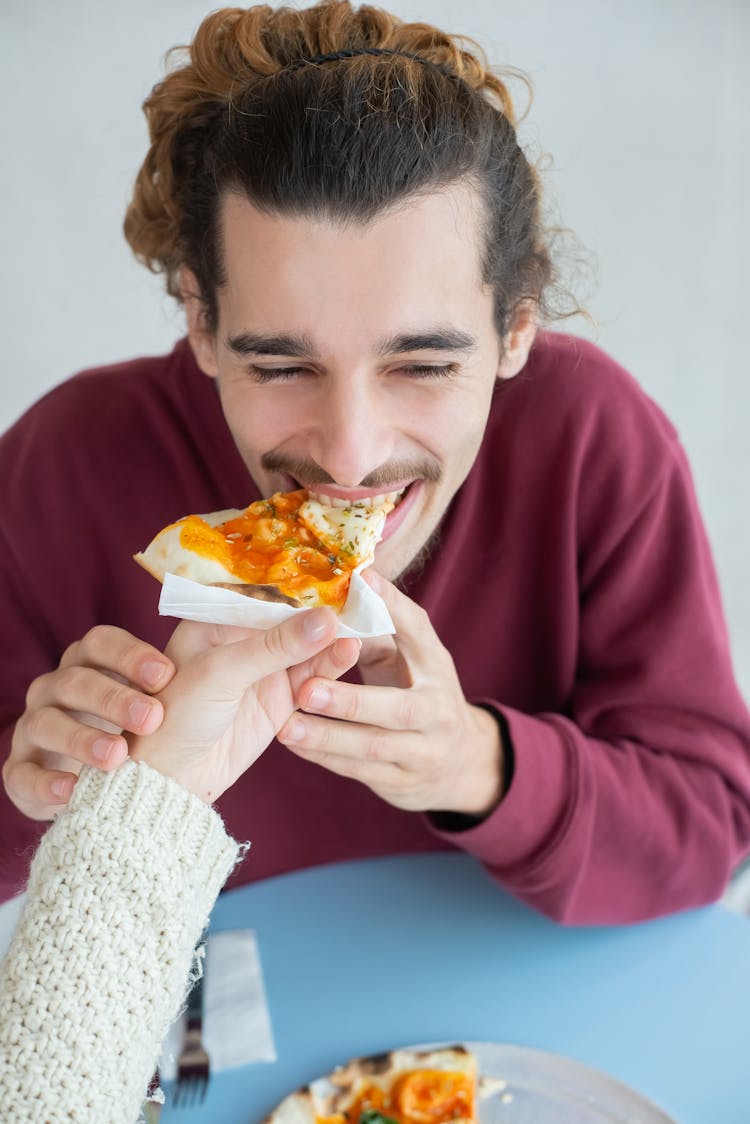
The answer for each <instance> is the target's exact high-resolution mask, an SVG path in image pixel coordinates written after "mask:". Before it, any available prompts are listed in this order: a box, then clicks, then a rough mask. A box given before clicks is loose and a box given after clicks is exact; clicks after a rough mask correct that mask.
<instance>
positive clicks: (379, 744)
mask: <svg viewBox="0 0 750 1124" xmlns="http://www.w3.org/2000/svg"><path fill="white" fill-rule="evenodd" d="M276 736H277V738H278V740H279V741H280V742H282V743H283V744H284V745H285V746H287V748H288V749H293V750H295V752H296V751H297V750H301V751H304V752H315V753H325V754H330V755H333V756H336V757H346V758H350V759H352V760H358V761H371V762H372V761H378V762H386V763H389V764H398V765H399V766H402V765H404V764H406V762H407V761H408V760H409V759H410V758H411V757H412V756H413V749H412V747H411V746H409V744H408V742H409V736H408V735H405V734H403V733H401V732H398V733H395V734H394V733H393V731H390V730H381V729H378V728H377V727H373V726H358V725H356V724H355V723H353V722H332V721H331V720H330V719H328V718H320V717H319V716H317V715H314V714H300V713H299V712H295V713H294V714H293V715H292V716H291V717H290V718H289V719H287V721H286V722H285V723H284V725H283V726H282V728H281V730H280V731H279V733H278V734H277V735H276Z"/></svg>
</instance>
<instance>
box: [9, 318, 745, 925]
mask: <svg viewBox="0 0 750 1124" xmlns="http://www.w3.org/2000/svg"><path fill="white" fill-rule="evenodd" d="M257 496H258V493H257V489H256V488H255V486H254V485H253V483H252V481H251V479H250V478H249V476H248V473H247V470H246V468H245V467H244V465H243V463H242V461H241V459H240V457H239V454H238V453H237V450H236V448H235V446H234V444H233V442H232V438H231V436H230V434H229V431H228V429H227V427H226V423H225V421H224V418H223V415H222V412H221V407H220V404H219V399H218V396H217V394H216V391H215V386H214V384H213V382H212V381H211V380H209V379H208V378H206V377H205V376H204V375H202V374H201V373H200V371H199V370H198V368H197V367H196V365H195V363H194V360H193V358H192V353H191V351H190V349H189V346H188V345H187V343H186V342H185V341H182V342H181V343H179V344H178V345H177V346H176V348H175V350H174V351H173V352H172V354H171V355H169V356H166V357H160V358H152V359H139V360H135V361H133V362H129V363H123V364H120V365H117V366H113V367H109V368H105V369H102V370H97V371H87V372H84V373H83V374H80V375H78V376H76V377H75V378H73V379H71V380H69V381H68V382H66V383H64V384H63V385H61V386H59V387H57V388H56V389H55V390H53V391H51V392H50V393H49V394H47V395H46V396H45V397H44V398H43V399H42V400H41V401H40V402H39V403H37V404H36V405H35V406H34V407H32V409H31V410H30V411H29V412H28V413H27V414H26V415H25V416H24V417H22V418H21V419H20V421H19V422H17V424H16V425H15V426H14V427H13V428H12V429H11V430H10V431H9V432H8V433H7V434H6V436H5V437H4V438H3V439H2V441H1V442H0V537H1V540H2V541H1V542H0V572H1V574H2V581H1V582H0V620H1V621H2V627H1V629H0V667H2V688H1V692H2V694H1V698H0V727H1V728H2V730H3V733H2V735H0V737H2V753H3V755H5V753H7V750H8V748H9V743H10V734H11V731H12V726H13V723H14V721H15V719H16V718H17V716H18V715H19V714H20V713H21V711H22V710H23V706H24V695H25V692H26V689H27V687H28V684H29V682H30V681H31V680H32V679H33V678H34V677H35V676H37V675H39V674H40V673H41V672H43V671H46V670H49V669H51V668H54V667H56V666H57V663H58V661H59V658H60V655H61V653H62V651H63V650H64V649H65V647H66V646H67V645H68V644H69V643H71V641H73V640H76V639H78V638H79V637H81V636H83V634H84V633H85V632H86V631H87V630H88V629H89V628H90V627H91V626H92V625H95V624H98V623H109V624H115V625H119V626H121V627H123V628H125V629H128V630H129V631H131V632H133V633H135V635H137V636H140V637H142V638H144V639H146V640H149V641H151V642H153V643H155V644H157V645H159V646H163V645H164V644H165V643H166V640H167V638H168V637H169V635H170V633H171V631H172V629H173V628H174V624H175V622H174V621H173V620H168V619H164V618H160V617H159V616H158V614H157V601H158V593H159V589H158V586H157V585H156V583H155V582H154V581H153V579H152V578H150V577H149V576H148V575H147V574H146V573H145V572H144V571H143V570H141V569H140V568H139V567H138V566H137V565H136V564H135V563H134V562H133V561H132V559H131V556H132V554H133V553H134V552H135V551H137V550H139V549H140V548H142V547H144V546H145V545H146V543H148V542H149V541H150V539H151V538H152V536H153V535H154V534H155V532H156V531H157V530H159V529H160V528H161V527H162V526H163V525H165V524H166V523H169V522H170V521H172V520H173V519H174V518H176V517H177V516H180V515H183V514H186V513H187V512H190V511H211V510H215V509H219V508H225V507H233V506H244V505H245V504H247V503H249V502H250V501H251V500H253V499H256V498H257ZM406 592H407V593H408V594H409V595H410V596H411V597H412V598H414V599H415V600H416V601H418V602H419V603H420V604H421V605H423V606H424V607H425V608H426V609H427V611H428V613H429V615H430V618H431V620H432V622H433V625H434V627H435V629H436V631H437V633H438V634H439V636H440V637H441V639H442V641H443V642H444V644H445V645H446V646H447V648H448V649H449V650H450V652H451V653H452V655H453V659H454V661H455V663H456V667H457V669H458V674H459V676H460V679H461V682H462V684H463V688H464V692H465V694H466V697H467V698H468V699H469V700H470V701H474V702H478V701H483V702H487V703H491V704H492V705H493V706H495V707H496V708H497V709H499V710H500V711H501V712H502V713H503V714H504V716H505V718H506V720H507V723H508V727H509V730H510V735H511V738H512V742H513V746H514V751H515V771H514V775H513V780H512V784H511V787H510V790H509V792H508V794H507V795H506V797H505V799H504V800H503V801H502V803H501V804H500V806H499V807H498V808H497V809H496V811H494V812H493V813H492V814H491V815H490V816H489V817H488V818H487V819H486V820H484V821H483V822H482V823H480V824H478V825H476V826H470V827H468V828H465V827H464V825H463V824H461V825H459V826H460V827H464V829H463V830H452V831H449V830H446V826H447V825H446V822H445V821H444V820H440V819H439V818H435V819H430V818H429V817H426V816H421V815H417V814H415V813H409V812H403V811H399V810H397V809H395V808H392V807H390V806H389V805H388V804H385V803H383V802H382V801H381V800H380V799H379V798H378V797H376V796H374V795H373V794H372V793H371V792H370V791H369V790H368V789H367V788H365V787H364V786H362V785H360V784H359V783H357V782H356V781H351V780H347V779H344V778H341V777H338V776H335V775H333V774H331V773H328V772H326V771H325V770H324V769H321V768H319V767H318V766H316V765H312V764H309V763H307V762H305V761H302V760H300V759H299V758H297V757H295V756H294V755H293V754H291V753H290V752H289V751H288V750H286V749H285V748H284V747H282V746H280V745H278V744H276V743H274V744H273V745H272V746H271V747H270V749H269V750H268V751H267V752H266V753H265V754H264V755H263V756H262V757H261V758H260V760H259V761H258V762H257V764H255V765H254V766H253V768H252V769H251V770H250V771H249V772H248V773H247V774H246V775H245V776H244V777H242V778H241V780H240V781H239V782H238V783H237V784H236V785H235V786H234V788H232V789H231V790H230V791H229V792H227V793H226V794H225V795H224V796H223V797H222V798H221V800H220V801H219V803H218V809H219V811H220V812H221V814H222V815H223V817H224V820H225V822H226V825H227V828H228V830H229V831H230V832H231V833H232V834H233V835H234V836H235V837H236V838H238V839H248V838H250V839H252V840H253V847H252V851H251V853H250V855H249V857H248V859H247V860H246V861H245V862H244V863H243V864H242V865H241V867H240V868H239V870H238V871H237V872H236V874H235V876H234V879H233V883H234V884H237V883H240V882H243V881H248V880H254V879H259V878H264V877H267V876H269V875H273V874H278V873H281V872H283V871H287V870H294V869H296V868H299V867H304V866H311V865H316V864H318V863H326V862H333V861H336V860H341V859H350V858H356V857H362V856H369V855H380V854H389V853H397V852H409V851H423V850H430V849H435V848H445V847H460V848H462V849H464V850H466V851H468V852H470V853H471V854H473V855H475V856H476V857H477V858H478V859H480V860H481V861H482V862H483V863H485V864H486V866H487V867H488V869H489V871H490V872H491V874H492V876H493V877H494V878H495V879H496V880H497V881H498V882H499V883H500V884H502V885H503V886H505V887H506V888H507V889H509V890H510V891H511V892H512V893H514V894H516V895H518V896H519V897H520V898H523V899H524V900H525V901H527V902H529V903H530V904H531V905H533V906H534V907H536V908H537V909H540V910H542V911H544V912H545V913H547V914H549V915H551V916H553V917H556V918H559V919H561V920H565V921H572V922H616V921H629V920H635V919H640V918H645V917H649V916H654V915H657V914H661V913H665V912H668V911H670V910H675V909H681V908H685V907H688V906H693V905H697V904H700V903H703V902H707V901H709V900H711V899H713V898H716V897H717V896H718V895H719V894H720V893H721V891H722V889H723V887H724V884H725V882H726V879H727V877H728V875H729V873H730V871H731V869H732V867H733V865H734V864H735V863H736V862H737V860H738V859H739V858H740V857H741V856H742V855H743V853H744V852H745V851H746V849H747V848H748V847H749V846H750V718H749V716H748V712H747V710H746V708H745V705H744V703H743V701H742V698H741V696H740V694H739V693H738V690H737V688H736V686H735V683H734V680H733V676H732V670H731V665H730V657H729V651H728V643H727V635H726V630H725V625H724V621H723V618H722V610H721V605H720V598H719V593H718V590H717V584H716V577H715V574H714V569H713V565H712V561H711V557H710V552H709V547H708V545H707V542H706V537H705V534H704V530H703V527H702V524H701V520H700V516H699V513H698V509H697V506H696V500H695V496H694V493H693V488H692V484H691V480H690V475H689V470H688V467H687V465H686V462H685V457H684V454H683V451H682V448H681V447H680V444H679V442H678V439H677V437H676V435H675V433H674V430H673V429H672V427H671V425H670V424H669V422H668V421H667V420H666V419H665V418H664V416H663V415H662V413H661V412H660V411H659V410H658V409H657V407H656V406H655V405H654V404H653V403H652V402H651V401H650V400H649V399H648V398H647V397H646V396H645V395H644V394H643V392H642V391H641V390H640V389H639V387H638V386H637V384H636V383H635V382H634V381H633V380H632V379H631V378H630V376H629V375H627V374H626V373H625V372H624V371H623V370H622V369H621V368H620V367H618V366H617V365H616V364H615V363H614V362H613V361H612V360H611V359H609V358H608V357H607V356H605V355H603V354H602V353H601V352H600V351H599V350H597V349H596V348H594V347H593V346H591V345H589V344H586V343H583V342H581V341H577V340H574V339H572V338H570V337H565V336H560V335H550V334H543V335H541V336H540V337H539V339H538V341H537V343H536V344H535V346H534V348H533V351H532V354H531V357H530V359H529V362H528V364H527V366H526V369H525V370H524V372H523V373H522V374H521V375H520V376H519V377H518V378H516V379H515V380H513V381H511V382H508V383H505V384H503V385H502V386H501V387H500V389H499V390H498V392H497V394H496V396H495V399H494V403H493V407H492V412H491V415H490V419H489V423H488V426H487V431H486V435H485V439H484V443H483V445H482V449H481V451H480V454H479V457H478V459H477V461H476V463H475V464H474V467H473V468H472V470H471V472H470V474H469V476H468V478H467V480H466V481H465V483H464V485H463V486H462V488H461V489H460V490H459V492H458V494H457V495H456V497H455V498H454V500H453V502H452V504H451V506H450V508H449V510H448V512H447V514H446V516H445V519H444V522H443V525H442V540H441V543H440V547H439V549H437V550H436V551H435V552H434V553H433V555H432V557H431V559H430V560H429V562H428V563H427V565H426V567H425V568H424V570H423V571H422V572H421V573H420V574H419V575H417V576H416V577H414V578H413V579H411V580H410V581H409V582H408V584H407V586H406ZM0 799H1V800H2V803H1V805H0V882H1V883H2V887H1V888H2V891H3V892H4V896H8V895H9V894H10V893H11V892H14V891H15V890H16V889H17V888H19V886H20V885H21V884H22V883H23V881H24V879H25V875H26V871H27V868H28V862H29V855H30V851H31V849H32V847H33V844H34V843H35V842H36V840H37V838H38V836H39V833H40V830H41V828H42V826H43V825H38V824H35V823H33V822H32V821H29V820H28V819H26V818H25V817H23V816H22V815H21V814H20V813H19V812H17V810H16V809H15V808H14V807H13V805H12V804H11V803H10V802H9V801H8V799H7V797H5V795H4V794H3V795H2V797H1V798H0ZM451 826H453V827H455V826H456V825H455V824H453V825H451ZM440 828H442V830H440Z"/></svg>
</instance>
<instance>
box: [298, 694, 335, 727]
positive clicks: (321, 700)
mask: <svg viewBox="0 0 750 1124" xmlns="http://www.w3.org/2000/svg"><path fill="white" fill-rule="evenodd" d="M330 701H331V692H330V691H329V690H328V688H327V687H313V689H312V691H311V692H310V700H309V702H308V704H307V707H306V708H305V709H306V710H318V709H320V708H322V707H324V706H327V705H328V703H329V702H330ZM300 725H301V723H300Z"/></svg>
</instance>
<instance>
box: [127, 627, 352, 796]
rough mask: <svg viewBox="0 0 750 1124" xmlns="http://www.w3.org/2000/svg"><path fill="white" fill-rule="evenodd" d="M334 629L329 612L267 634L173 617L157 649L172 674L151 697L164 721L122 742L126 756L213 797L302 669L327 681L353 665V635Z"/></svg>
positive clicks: (269, 732)
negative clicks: (341, 635)
mask: <svg viewBox="0 0 750 1124" xmlns="http://www.w3.org/2000/svg"><path fill="white" fill-rule="evenodd" d="M336 628H337V619H336V616H335V614H334V613H333V612H332V610H331V609H312V610H311V611H310V612H307V613H300V614H299V615H295V616H294V617H291V618H290V619H289V620H287V621H285V622H284V623H283V624H281V625H278V626H277V627H276V628H272V629H268V630H267V631H260V630H257V629H241V628H234V627H228V626H224V625H201V624H196V623H193V622H190V621H184V622H182V623H181V624H180V625H178V627H177V628H176V629H175V632H174V634H173V636H172V639H171V640H170V642H169V644H168V646H167V654H168V655H169V656H171V658H172V659H173V660H174V663H175V665H176V667H177V674H176V675H175V677H174V679H173V680H172V681H171V683H169V685H168V686H167V687H166V688H165V690H164V691H163V692H162V694H161V696H160V698H161V701H162V703H163V704H164V710H165V717H164V721H163V722H162V723H161V725H160V727H159V729H158V730H157V731H156V732H155V733H153V734H150V735H148V736H145V737H134V738H130V739H129V742H130V755H131V757H132V758H134V759H135V760H136V761H145V762H146V763H147V764H148V765H151V767H152V768H154V769H157V770H158V771H159V772H161V773H164V774H165V775H166V776H170V777H172V778H173V779H174V780H176V781H178V782H179V783H180V784H182V785H183V786H184V787H185V788H187V789H189V790H190V791H191V792H192V793H194V794H195V795H196V796H199V797H200V798H201V799H202V800H205V801H206V803H213V801H215V800H216V799H218V797H219V796H221V794H222V792H224V791H225V790H226V789H227V788H229V787H230V785H232V784H234V782H235V781H236V780H237V778H238V777H239V776H240V775H241V774H242V773H244V772H245V770H246V769H248V768H249V767H250V765H252V763H253V762H254V761H255V760H256V758H258V757H259V756H260V754H261V753H262V752H263V750H264V749H265V748H266V746H267V745H268V744H269V742H270V741H271V740H272V738H273V737H274V736H275V734H276V732H277V731H278V730H279V729H280V727H281V726H282V725H283V724H284V722H286V721H287V719H288V718H289V716H290V715H291V714H292V712H293V711H294V708H295V705H296V704H295V701H294V696H295V692H296V691H299V690H300V689H302V687H303V685H304V683H305V682H306V681H307V680H308V679H309V678H310V677H311V676H325V677H327V678H329V679H335V678H336V677H337V676H339V675H342V674H343V673H344V672H345V671H348V670H349V668H350V667H352V666H353V665H354V664H355V663H356V661H357V656H358V655H359V649H360V645H359V642H358V641H356V640H349V639H339V640H335V641H334V637H335V635H336Z"/></svg>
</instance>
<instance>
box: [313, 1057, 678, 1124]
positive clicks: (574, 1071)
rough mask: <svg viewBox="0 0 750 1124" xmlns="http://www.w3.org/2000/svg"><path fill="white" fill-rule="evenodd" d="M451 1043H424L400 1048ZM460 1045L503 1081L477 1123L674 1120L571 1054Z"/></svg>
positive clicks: (649, 1123) (659, 1123)
mask: <svg viewBox="0 0 750 1124" xmlns="http://www.w3.org/2000/svg"><path fill="white" fill-rule="evenodd" d="M452 1045H455V1043H452V1042H428V1043H420V1044H419V1045H418V1046H413V1047H412V1046H407V1047H405V1048H406V1049H417V1050H424V1049H436V1048H437V1047H440V1046H452ZM462 1045H464V1046H466V1048H467V1049H468V1050H471V1051H472V1052H473V1053H474V1055H475V1056H476V1059H477V1062H478V1063H479V1072H480V1074H481V1076H483V1077H490V1078H497V1079H500V1080H503V1081H505V1082H506V1084H505V1086H504V1087H503V1088H502V1089H501V1090H500V1091H499V1092H493V1093H492V1094H491V1095H490V1096H489V1097H487V1098H486V1099H484V1100H481V1101H480V1104H479V1116H480V1119H481V1122H482V1124H604V1122H605V1121H606V1122H609V1124H677V1122H676V1121H675V1120H674V1118H673V1117H671V1116H667V1114H666V1113H665V1112H663V1111H662V1109H660V1108H658V1107H657V1106H656V1105H655V1104H653V1103H652V1102H651V1101H648V1100H646V1098H645V1097H642V1096H641V1095H640V1094H639V1093H636V1092H635V1090H634V1089H631V1088H629V1086H627V1085H623V1084H622V1083H621V1082H619V1081H615V1079H614V1078H613V1077H608V1076H607V1074H606V1073H602V1072H601V1071H600V1070H597V1069H591V1068H590V1067H589V1066H587V1065H583V1064H582V1063H581V1062H577V1061H574V1060H573V1059H572V1058H565V1057H562V1056H561V1055H560V1054H548V1053H546V1052H545V1051H544V1050H533V1049H531V1048H530V1047H528V1046H506V1045H503V1044H502V1043H499V1042H464V1043H462ZM320 1081H321V1087H323V1086H324V1085H325V1084H327V1082H326V1079H325V1078H321V1079H320ZM315 1084H316V1085H317V1084H318V1083H317V1082H315Z"/></svg>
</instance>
